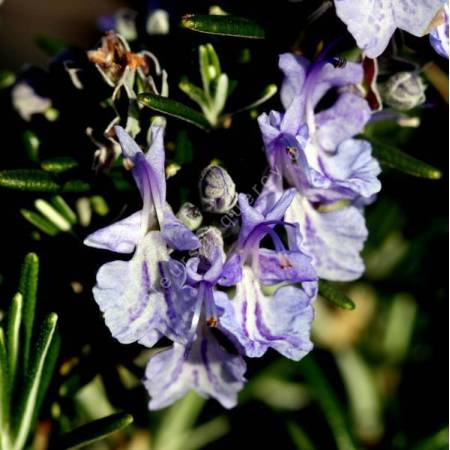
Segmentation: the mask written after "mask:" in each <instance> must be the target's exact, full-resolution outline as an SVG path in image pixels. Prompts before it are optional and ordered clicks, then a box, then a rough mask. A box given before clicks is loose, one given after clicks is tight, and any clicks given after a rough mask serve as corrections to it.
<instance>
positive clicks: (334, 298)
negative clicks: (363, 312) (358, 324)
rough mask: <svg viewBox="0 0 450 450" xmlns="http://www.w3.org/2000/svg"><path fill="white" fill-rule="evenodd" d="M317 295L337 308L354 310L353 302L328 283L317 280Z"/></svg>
mask: <svg viewBox="0 0 450 450" xmlns="http://www.w3.org/2000/svg"><path fill="white" fill-rule="evenodd" d="M319 294H320V295H321V296H322V297H323V298H325V299H326V300H328V301H329V302H331V303H333V305H335V306H338V307H339V308H342V309H349V310H350V309H355V304H354V303H353V301H352V300H351V299H350V298H348V297H347V296H346V295H345V294H344V293H343V292H342V291H341V290H340V289H338V288H337V287H335V286H334V285H333V284H332V283H330V282H328V281H325V280H319Z"/></svg>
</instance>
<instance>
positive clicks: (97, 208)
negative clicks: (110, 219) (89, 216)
mask: <svg viewBox="0 0 450 450" xmlns="http://www.w3.org/2000/svg"><path fill="white" fill-rule="evenodd" d="M91 205H92V209H93V210H94V212H95V213H96V214H98V215H99V216H106V215H107V214H108V213H109V206H108V204H107V203H106V201H105V199H104V198H103V197H102V196H101V195H93V196H92V197H91Z"/></svg>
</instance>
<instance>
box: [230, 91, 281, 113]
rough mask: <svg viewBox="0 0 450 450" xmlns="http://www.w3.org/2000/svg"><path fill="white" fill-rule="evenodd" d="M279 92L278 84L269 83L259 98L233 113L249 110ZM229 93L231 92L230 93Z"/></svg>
mask: <svg viewBox="0 0 450 450" xmlns="http://www.w3.org/2000/svg"><path fill="white" fill-rule="evenodd" d="M277 92H278V88H277V85H276V84H269V85H267V86H266V87H265V88H264V89H263V91H262V92H261V95H260V97H259V98H258V100H255V101H254V102H253V103H250V104H249V105H247V106H244V107H242V108H239V109H238V110H236V111H233V112H232V113H231V114H236V113H240V112H243V111H248V110H249V109H254V108H256V107H257V106H259V105H262V104H263V103H264V102H266V101H267V100H269V99H270V98H271V97H273V96H274V95H275V94H276V93H277ZM228 95H229V94H228Z"/></svg>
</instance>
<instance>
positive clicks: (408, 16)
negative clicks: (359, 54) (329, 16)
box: [335, 0, 446, 58]
mask: <svg viewBox="0 0 450 450" xmlns="http://www.w3.org/2000/svg"><path fill="white" fill-rule="evenodd" d="M445 3H446V1H445V0H427V1H417V0H362V1H358V2H355V1H354V0H335V6H336V13H337V15H338V17H339V18H340V19H341V20H342V21H343V22H344V23H345V24H346V25H347V27H348V31H349V32H350V33H351V34H352V35H353V37H354V38H355V40H356V43H357V44H358V47H359V48H361V49H362V50H364V52H365V53H366V55H367V56H369V57H370V58H376V57H377V56H379V55H381V53H383V51H384V50H385V48H386V47H387V45H388V43H389V40H390V39H391V37H392V35H393V34H394V31H395V30H396V28H399V29H401V30H405V31H407V32H408V33H411V34H413V35H414V36H419V37H420V36H424V35H425V34H427V33H428V32H429V31H430V25H432V23H433V21H434V19H435V17H436V15H437V14H438V13H439V12H440V10H442V8H443V7H444V4H445Z"/></svg>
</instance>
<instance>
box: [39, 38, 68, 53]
mask: <svg viewBox="0 0 450 450" xmlns="http://www.w3.org/2000/svg"><path fill="white" fill-rule="evenodd" d="M35 43H36V45H37V46H38V47H39V48H40V49H41V50H42V51H43V52H44V53H46V54H47V55H48V56H56V55H57V54H58V53H60V52H61V51H63V50H65V49H66V48H67V47H68V44H67V43H66V42H65V41H64V40H62V39H60V38H55V37H51V36H44V35H41V36H38V37H36V39H35Z"/></svg>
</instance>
